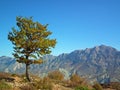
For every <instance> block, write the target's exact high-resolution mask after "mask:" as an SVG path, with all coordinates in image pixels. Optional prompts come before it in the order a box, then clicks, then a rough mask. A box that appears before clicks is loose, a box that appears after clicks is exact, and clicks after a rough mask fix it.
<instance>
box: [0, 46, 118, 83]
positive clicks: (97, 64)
mask: <svg viewBox="0 0 120 90" xmlns="http://www.w3.org/2000/svg"><path fill="white" fill-rule="evenodd" d="M7 58H8V59H7ZM43 58H44V59H45V60H46V62H45V63H43V64H41V65H31V69H30V70H31V72H32V73H36V74H38V75H40V76H45V75H46V74H47V73H48V72H50V71H52V70H60V71H61V72H62V73H64V74H65V77H66V78H69V76H70V75H72V74H73V73H77V74H78V75H80V76H83V77H86V78H88V79H90V80H92V81H99V82H101V83H107V82H112V81H117V82H120V51H118V50H117V49H115V48H113V47H111V46H106V45H100V46H95V47H93V48H86V49H84V50H83V49H81V50H75V51H73V52H71V53H63V54H60V55H58V56H53V55H46V56H43ZM1 60H4V62H3V61H1ZM8 60H10V61H8ZM0 65H1V66H2V67H3V68H2V69H0V71H6V72H12V73H23V72H24V69H25V66H24V64H18V63H17V62H15V59H14V58H10V57H5V56H4V57H0Z"/></svg>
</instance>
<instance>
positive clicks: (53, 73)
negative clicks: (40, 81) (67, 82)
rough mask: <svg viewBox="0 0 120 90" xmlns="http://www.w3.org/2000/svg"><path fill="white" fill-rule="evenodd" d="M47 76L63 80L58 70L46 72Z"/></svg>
mask: <svg viewBox="0 0 120 90" xmlns="http://www.w3.org/2000/svg"><path fill="white" fill-rule="evenodd" d="M48 77H49V78H50V79H53V80H58V81H62V80H64V75H63V74H62V73H61V72H60V71H57V70H56V71H53V72H50V73H48Z"/></svg>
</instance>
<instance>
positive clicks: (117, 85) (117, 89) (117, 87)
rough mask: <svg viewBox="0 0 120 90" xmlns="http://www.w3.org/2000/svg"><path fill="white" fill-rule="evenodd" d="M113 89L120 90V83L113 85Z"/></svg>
mask: <svg viewBox="0 0 120 90" xmlns="http://www.w3.org/2000/svg"><path fill="white" fill-rule="evenodd" d="M111 88H112V89H115V90H120V83H119V82H113V83H111Z"/></svg>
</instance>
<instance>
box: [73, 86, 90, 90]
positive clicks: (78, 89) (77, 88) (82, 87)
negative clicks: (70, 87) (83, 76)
mask: <svg viewBox="0 0 120 90" xmlns="http://www.w3.org/2000/svg"><path fill="white" fill-rule="evenodd" d="M75 90H90V89H88V87H85V86H78V87H76V88H75Z"/></svg>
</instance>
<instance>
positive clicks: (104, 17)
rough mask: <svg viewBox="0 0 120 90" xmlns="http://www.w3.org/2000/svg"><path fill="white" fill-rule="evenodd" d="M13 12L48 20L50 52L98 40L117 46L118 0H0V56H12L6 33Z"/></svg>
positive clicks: (119, 30)
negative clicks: (50, 37) (54, 39)
mask: <svg viewBox="0 0 120 90" xmlns="http://www.w3.org/2000/svg"><path fill="white" fill-rule="evenodd" d="M16 16H25V17H30V16H33V20H34V21H38V22H40V23H41V24H49V27H48V29H49V30H50V31H52V32H53V34H52V38H56V39H57V44H56V47H55V48H54V49H53V50H52V54H53V55H59V54H61V53H69V52H71V51H73V50H76V49H85V48H90V47H94V46H96V45H101V44H104V45H108V46H112V47H115V48H116V49H118V50H120V0H0V42H1V44H0V45H1V46H0V56H3V55H5V56H12V52H13V48H12V47H13V45H12V44H11V42H10V41H8V39H7V35H8V33H9V32H10V31H11V28H12V27H15V26H16V21H15V20H16Z"/></svg>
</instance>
